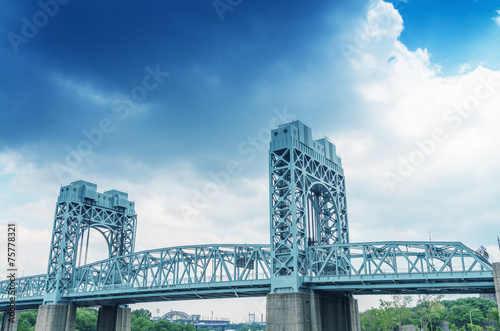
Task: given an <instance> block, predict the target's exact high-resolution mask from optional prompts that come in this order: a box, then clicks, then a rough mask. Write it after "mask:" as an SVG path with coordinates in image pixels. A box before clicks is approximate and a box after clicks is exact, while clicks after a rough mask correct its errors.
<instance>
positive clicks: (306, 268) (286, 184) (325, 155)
mask: <svg viewBox="0 0 500 331" xmlns="http://www.w3.org/2000/svg"><path fill="white" fill-rule="evenodd" d="M269 187H270V192H269V202H270V223H271V224H270V234H271V238H270V239H271V263H272V274H271V287H272V291H273V292H274V293H284V292H299V291H307V287H304V286H303V278H304V277H306V276H310V275H312V274H314V272H315V271H314V269H313V268H314V266H313V265H312V264H311V262H312V261H309V248H310V247H311V246H316V245H331V244H342V243H348V242H349V231H348V224H347V206H346V194H345V179H344V170H343V169H342V162H341V159H340V157H339V156H338V155H337V154H336V148H335V145H334V144H333V143H332V142H330V141H329V140H328V139H327V138H323V139H318V140H315V139H313V138H312V131H311V129H310V128H309V127H308V126H306V125H305V124H304V123H302V122H300V121H295V122H292V123H288V124H284V125H281V126H280V127H279V128H277V129H275V130H272V131H271V144H270V150H269ZM332 269H335V268H332ZM340 269H341V270H345V266H341V268H340Z"/></svg>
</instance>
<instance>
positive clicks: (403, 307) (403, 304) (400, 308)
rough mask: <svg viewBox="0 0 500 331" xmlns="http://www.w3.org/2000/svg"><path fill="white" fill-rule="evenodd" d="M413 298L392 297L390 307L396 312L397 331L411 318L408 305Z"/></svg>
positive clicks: (404, 296)
mask: <svg viewBox="0 0 500 331" xmlns="http://www.w3.org/2000/svg"><path fill="white" fill-rule="evenodd" d="M412 301H413V298H412V297H411V296H410V295H393V296H392V306H393V307H394V310H395V312H396V318H397V320H396V321H397V326H398V327H399V329H401V327H402V326H403V324H404V323H405V322H406V321H407V320H408V319H409V318H410V317H411V311H410V309H409V308H410V304H411V302H412Z"/></svg>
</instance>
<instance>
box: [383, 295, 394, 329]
mask: <svg viewBox="0 0 500 331" xmlns="http://www.w3.org/2000/svg"><path fill="white" fill-rule="evenodd" d="M380 317H381V322H382V327H383V328H384V330H392V329H394V327H395V326H396V324H397V322H396V310H395V309H394V307H393V306H392V302H391V301H384V300H382V299H380Z"/></svg>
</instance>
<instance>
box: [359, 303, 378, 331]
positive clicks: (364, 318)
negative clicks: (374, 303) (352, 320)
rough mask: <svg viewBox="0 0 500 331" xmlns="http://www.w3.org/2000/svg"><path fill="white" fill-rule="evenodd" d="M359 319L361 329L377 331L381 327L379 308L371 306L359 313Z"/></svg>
mask: <svg viewBox="0 0 500 331" xmlns="http://www.w3.org/2000/svg"><path fill="white" fill-rule="evenodd" d="M359 320H360V322H361V329H363V331H378V330H380V329H381V328H382V326H381V323H380V310H379V309H377V308H372V309H369V310H367V311H365V312H363V313H361V314H359Z"/></svg>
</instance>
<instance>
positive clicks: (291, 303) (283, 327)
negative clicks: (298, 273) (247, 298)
mask: <svg viewBox="0 0 500 331" xmlns="http://www.w3.org/2000/svg"><path fill="white" fill-rule="evenodd" d="M319 305H320V302H319V296H318V295H317V294H314V293H302V292H291V293H269V294H268V295H267V300H266V330H267V331H321V320H320V311H319ZM343 331H345V330H343Z"/></svg>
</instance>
